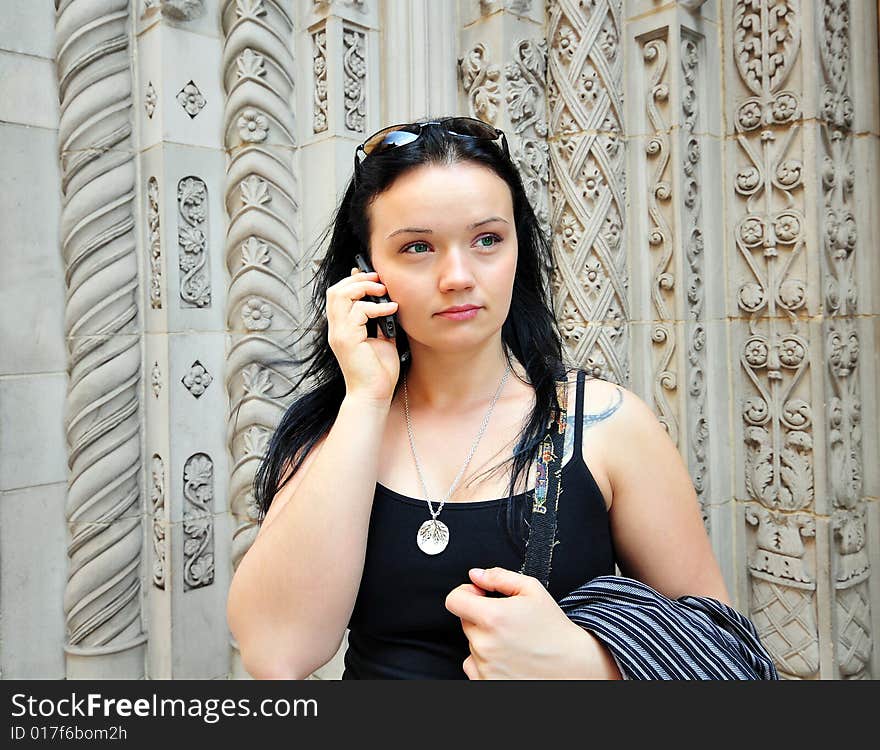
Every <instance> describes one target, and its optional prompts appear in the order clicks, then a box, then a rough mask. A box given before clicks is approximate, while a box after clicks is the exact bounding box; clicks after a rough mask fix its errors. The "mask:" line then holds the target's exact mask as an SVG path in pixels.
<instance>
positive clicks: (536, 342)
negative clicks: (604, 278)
mask: <svg viewBox="0 0 880 750" xmlns="http://www.w3.org/2000/svg"><path fill="white" fill-rule="evenodd" d="M458 162H475V163H477V164H481V165H483V166H486V167H488V168H489V169H491V170H492V171H493V172H494V173H495V174H497V175H498V176H499V177H500V178H501V179H503V180H504V181H505V182H506V183H507V185H508V187H509V188H510V192H511V195H512V198H513V215H514V224H515V228H516V236H517V242H518V245H519V250H518V257H517V265H516V276H515V278H514V282H513V296H512V300H511V305H510V312H509V313H508V316H507V319H506V320H505V322H504V324H503V326H502V328H501V340H502V344H503V348H504V352H505V356H506V358H507V361H508V362H510V357H511V355H513V356H514V357H515V358H516V359H517V360H519V362H520V363H521V364H522V366H523V368H524V370H525V373H526V375H527V377H528V379H529V383H530V384H531V385H532V387H533V388H534V390H535V404H534V407H533V409H532V412H531V415H530V417H529V420H528V422H527V423H526V425H525V426H524V428H523V430H522V431H521V433H520V439H519V442H518V443H517V446H516V448H515V449H514V453H513V456H512V458H510V459H507V461H510V460H513V461H514V465H513V471H512V472H511V477H510V484H509V486H508V491H507V495H508V499H511V498H512V497H513V491H514V488H515V487H516V485H517V482H518V481H519V478H520V476H521V475H523V474H525V476H528V473H527V472H528V468H529V463H530V462H531V460H532V459H533V458H534V455H535V453H536V451H537V448H538V444H539V443H540V441H541V438H542V437H543V435H544V434H545V432H546V430H547V425H548V424H549V422H550V420H551V419H556V418H557V417H558V415H559V402H558V399H557V391H556V382H557V381H558V380H561V379H563V378H565V371H566V368H565V365H564V364H563V355H562V342H561V337H560V333H559V329H558V326H557V323H556V319H555V317H554V315H553V310H552V305H551V302H550V292H549V279H550V275H551V273H552V270H553V260H552V255H551V251H550V244H549V241H548V238H547V237H545V235H544V233H543V232H542V230H541V227H540V225H539V224H538V221H537V219H536V217H535V213H534V210H533V209H532V207H531V205H530V204H529V201H528V198H527V197H526V193H525V190H524V189H523V184H522V180H521V179H520V176H519V173H518V172H517V170H516V168H515V166H514V165H513V164H512V162H511V161H510V160H509V159H508V158H507V157H505V156H504V154H503V153H502V151H501V149H500V148H499V147H498V146H497V145H496V144H495V143H494V142H491V141H488V140H478V139H475V138H462V137H459V136H455V135H452V134H450V133H448V132H447V131H446V130H445V129H444V128H443V127H441V126H436V125H428V126H425V127H423V129H422V134H421V137H420V138H418V139H417V140H415V141H413V142H412V143H409V144H406V145H404V146H398V147H396V148H393V149H391V150H389V151H386V152H383V153H382V154H379V155H374V156H372V157H367V158H366V159H365V160H364V161H363V163H362V164H361V165H360V168H359V169H358V170H357V179H356V180H355V179H354V178H353V179H352V180H351V181H350V182H349V184H348V186H347V188H346V190H345V194H344V195H343V197H342V200H341V201H340V203H339V206H338V207H337V209H336V212H335V215H334V217H333V220H332V222H331V224H330V225H329V226H328V228H327V230H326V231H325V233H324V236H323V237H322V238H321V239H320V240H319V243H318V245H319V246H318V248H316V249H320V246H321V245H322V244H323V243H324V242H325V241H326V237H327V235H330V241H329V244H328V245H327V251H326V253H325V255H324V258H323V260H322V261H321V264H320V266H319V267H318V270H317V271H316V273H315V274H314V276H313V278H312V282H311V283H312V309H313V312H312V317H311V320H310V323H309V324H308V325H307V326H305V330H306V331H307V332H308V331H312V332H313V335H314V337H313V339H312V340H311V342H310V343H309V345H308V347H307V354H306V355H305V356H304V357H303V358H297V357H295V356H294V355H293V346H291V349H290V351H291V358H290V359H289V360H285V361H284V364H285V365H286V366H288V367H289V366H292V367H294V368H297V367H300V366H301V365H307V366H306V367H305V368H304V369H303V370H302V371H301V375H300V378H299V380H298V382H297V383H296V384H295V385H294V386H293V388H292V391H296V390H297V389H298V388H299V387H300V385H301V384H302V383H303V381H306V380H308V381H310V382H311V385H310V387H309V388H308V389H307V390H306V391H305V392H304V393H302V395H300V396H298V397H297V398H296V399H295V400H294V401H293V402H292V403H291V404H290V406H289V407H288V408H287V410H286V411H285V413H284V415H283V417H282V418H281V421H280V423H279V424H278V427H277V429H276V430H275V432H274V434H273V435H272V438H271V440H270V443H269V447H268V450H267V452H266V454H265V456H264V457H263V460H262V462H261V463H260V466H259V469H258V470H257V474H256V477H255V479H254V495H255V498H256V501H257V504H258V507H259V509H260V512H261V514H262V517H265V514H266V513H267V512H268V510H269V505H270V504H271V502H272V499H273V498H274V496H275V494H276V493H277V492H278V490H279V489H281V487H282V486H283V484H284V483H282V482H281V479H282V472H284V474H286V477H287V478H289V477H290V476H292V475H293V473H295V472H296V471H297V470H298V469H299V467H300V466H301V464H302V462H303V460H304V458H305V456H306V455H307V454H308V452H309V451H310V450H311V449H312V448H313V447H314V445H315V444H316V443H317V442H318V440H319V439H320V438H321V437H322V436H323V435H324V434H325V433H326V432H327V431H329V430H330V428H331V427H332V426H333V423H334V421H335V420H336V417H337V415H338V413H339V407H340V405H341V404H342V400H343V398H344V396H345V381H344V379H343V376H342V370H341V369H340V367H339V363H338V361H337V360H336V356H335V355H334V354H333V352H332V350H331V349H330V347H329V345H328V343H327V331H328V325H327V316H326V293H327V289H328V288H329V287H330V286H332V285H333V284H335V283H337V282H338V281H340V280H341V279H343V278H345V277H346V276H348V275H350V273H351V269H352V268H353V267H354V266H355V265H357V264H356V263H355V260H354V256H355V254H356V253H358V252H364V253H367V254H368V255H369V234H370V233H369V223H368V222H369V218H368V213H367V208H368V206H369V204H370V202H371V201H372V200H373V198H375V197H376V196H377V195H379V194H380V193H382V192H383V191H385V190H387V189H388V188H389V187H390V186H391V185H392V183H393V182H394V181H395V180H396V179H397V178H398V177H400V176H401V175H403V174H404V173H406V172H407V171H409V170H411V169H413V168H415V167H419V166H422V165H425V164H449V165H451V164H455V163H458ZM370 322H371V323H373V325H375V323H374V321H370ZM304 335H306V334H303V336H304ZM303 336H300V339H302V337H303ZM396 342H397V348H398V352H399V353H400V354H401V355H403V354H404V353H405V352H407V351H408V348H409V344H408V340H407V337H406V332H405V331H403V330H402V328H401V327H400V326H398V335H397V337H396ZM410 363H411V361H410V360H409V359H407V358H404V361H403V362H401V367H400V377H399V378H398V382H397V388H399V387H400V384H401V382H402V379H403V376H404V375H405V373H406V372H407V371H408V369H409V367H410ZM396 392H397V391H396V389H395V394H396ZM507 461H505V462H504V463H507ZM502 465H503V464H502ZM290 466H292V469H293V471H288V470H287V469H288V467H290ZM286 481H287V479H285V482H286ZM503 505H504V504H502V506H501V507H503ZM524 505H525V504H524ZM506 506H507V508H508V512H507V530H508V533H509V534H510V538H511V541H512V542H513V543H514V544H515V545H518V546H520V548H522V546H523V544H524V540H525V536H524V528H525V527H524V520H525V519H524V517H523V513H522V510H519V509H516V508H515V505H514V503H513V502H508V503H506ZM529 509H530V506H529Z"/></svg>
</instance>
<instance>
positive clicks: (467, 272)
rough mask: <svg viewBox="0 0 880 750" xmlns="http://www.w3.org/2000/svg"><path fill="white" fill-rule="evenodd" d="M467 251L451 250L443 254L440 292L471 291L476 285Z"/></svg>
mask: <svg viewBox="0 0 880 750" xmlns="http://www.w3.org/2000/svg"><path fill="white" fill-rule="evenodd" d="M470 263H471V260H470V258H469V257H468V255H467V250H458V249H451V250H449V251H447V252H445V253H443V258H442V260H441V261H440V278H439V284H440V290H441V291H444V292H446V291H453V290H455V289H470V288H471V287H472V286H473V285H474V274H473V269H472V268H471V265H470Z"/></svg>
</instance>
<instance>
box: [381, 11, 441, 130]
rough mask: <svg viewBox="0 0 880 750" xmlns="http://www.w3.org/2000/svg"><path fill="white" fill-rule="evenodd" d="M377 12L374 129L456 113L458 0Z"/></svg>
mask: <svg viewBox="0 0 880 750" xmlns="http://www.w3.org/2000/svg"><path fill="white" fill-rule="evenodd" d="M379 8H380V10H381V12H382V19H381V23H382V28H381V32H380V38H381V39H382V86H381V98H380V103H381V107H382V117H381V118H380V120H381V121H380V123H379V125H377V129H378V128H380V127H382V126H384V125H396V124H398V123H402V122H413V121H414V120H418V119H420V118H427V117H442V116H444V115H454V114H457V109H456V108H457V90H456V66H455V55H456V52H457V49H456V42H457V38H456V35H455V33H454V32H455V30H456V29H457V28H458V23H457V21H456V18H457V3H456V0H383V2H382V3H381V4H380V6H379ZM367 135H369V133H368V134H367Z"/></svg>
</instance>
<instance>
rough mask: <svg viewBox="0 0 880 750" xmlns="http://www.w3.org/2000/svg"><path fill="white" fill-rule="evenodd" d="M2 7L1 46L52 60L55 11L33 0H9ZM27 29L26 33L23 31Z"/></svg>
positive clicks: (0, 48)
mask: <svg viewBox="0 0 880 750" xmlns="http://www.w3.org/2000/svg"><path fill="white" fill-rule="evenodd" d="M3 5H4V7H3V24H2V26H0V50H6V51H8V52H20V53H23V54H26V55H33V56H35V57H45V58H46V59H48V60H52V59H53V58H54V57H55V14H54V13H53V12H52V8H51V6H48V5H40V4H39V3H34V2H33V0H8V1H7V2H5V3H4V4H3ZM24 29H27V33H22V31H23V30H24Z"/></svg>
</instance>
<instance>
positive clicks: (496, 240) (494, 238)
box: [401, 234, 501, 255]
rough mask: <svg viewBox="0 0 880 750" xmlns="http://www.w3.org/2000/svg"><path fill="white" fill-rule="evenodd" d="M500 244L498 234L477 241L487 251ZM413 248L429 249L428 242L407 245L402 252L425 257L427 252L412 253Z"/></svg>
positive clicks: (485, 236)
mask: <svg viewBox="0 0 880 750" xmlns="http://www.w3.org/2000/svg"><path fill="white" fill-rule="evenodd" d="M487 240H489V242H486V241H487ZM499 242H501V237H499V236H498V235H497V234H486V235H483V236H482V237H480V238H479V239H478V240H477V244H478V246H479V247H482V248H485V249H487V250H488V249H490V248H493V247H495V245H497V244H498V243H499ZM413 248H426V249H427V248H428V244H427V243H426V242H413V243H411V244H409V245H405V246H404V247H403V249H402V250H401V252H402V253H408V254H409V255H424V254H425V252H426V250H414V251H413V252H411V253H410V252H409V251H410V250H413Z"/></svg>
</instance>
